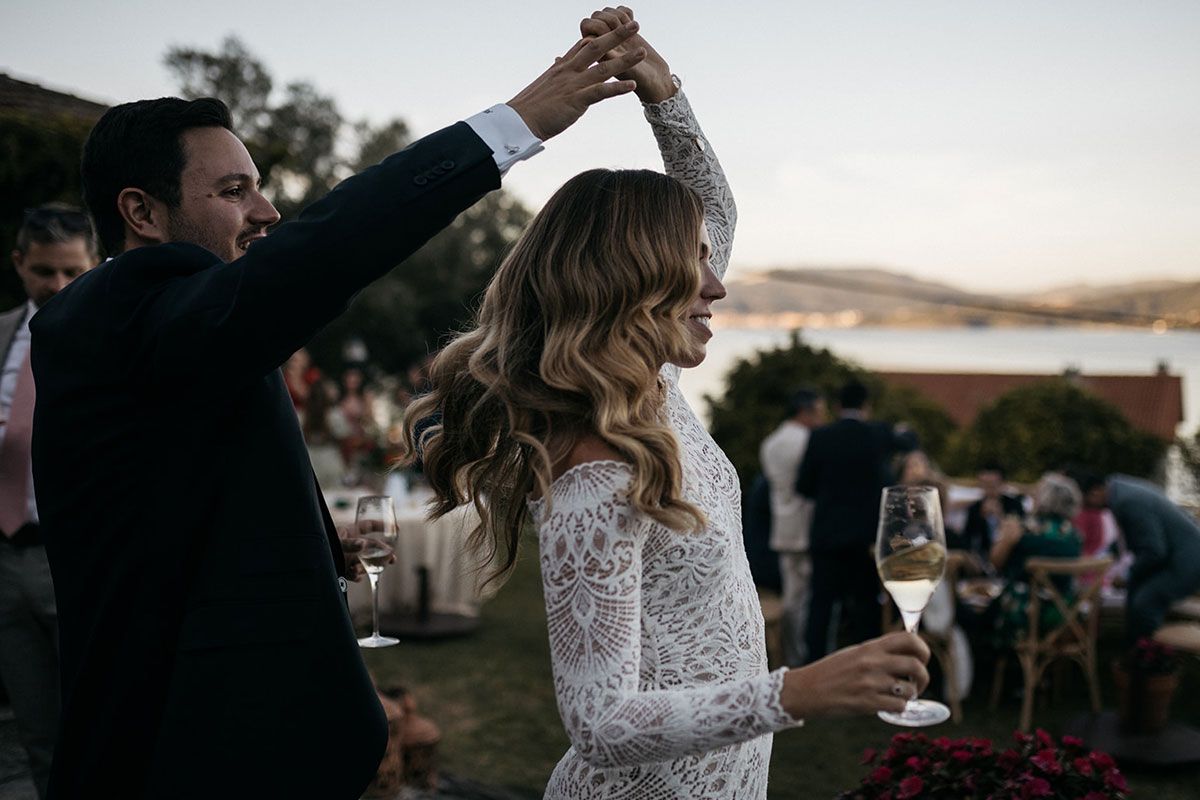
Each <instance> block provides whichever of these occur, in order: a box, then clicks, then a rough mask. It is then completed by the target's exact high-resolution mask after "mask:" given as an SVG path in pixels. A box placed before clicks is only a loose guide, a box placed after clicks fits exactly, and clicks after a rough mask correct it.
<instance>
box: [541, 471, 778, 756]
mask: <svg viewBox="0 0 1200 800" xmlns="http://www.w3.org/2000/svg"><path fill="white" fill-rule="evenodd" d="M631 475H632V473H631V470H630V468H629V466H628V465H625V464H621V463H619V462H613V461H605V462H592V463H589V464H584V465H581V466H580V467H576V468H574V469H573V470H571V471H569V472H568V473H567V474H566V475H564V476H563V477H562V478H560V479H559V481H558V483H557V484H556V486H555V491H554V493H553V508H552V510H551V511H550V513H549V515H548V516H547V517H546V518H545V519H544V520H543V521H542V522H541V525H540V529H539V542H540V548H541V566H542V583H543V589H544V592H545V600H546V616H547V621H548V628H549V634H550V655H551V661H552V666H553V670H554V689H555V693H556V695H557V698H558V708H559V713H560V714H561V716H562V720H563V724H564V726H565V727H566V730H567V735H568V736H569V737H570V739H571V744H572V745H574V747H575V750H576V752H577V753H578V754H579V755H580V756H581V757H582V758H583V759H584V760H585V761H587V762H588V763H589V764H592V765H593V766H597V767H604V768H607V767H620V766H632V765H636V764H646V763H652V762H657V761H665V760H669V759H674V758H679V757H681V756H686V755H691V754H695V753H701V752H704V751H707V750H712V749H715V748H718V747H722V746H725V745H730V744H736V743H739V742H744V741H747V740H749V739H752V738H755V737H757V736H760V735H762V734H765V733H769V732H773V731H776V730H780V729H782V728H785V727H790V726H794V725H795V724H796V721H795V720H793V719H792V718H791V717H790V716H789V715H788V714H787V712H785V711H784V710H783V708H782V706H781V705H780V702H779V695H780V690H781V688H782V684H783V673H784V670H777V671H776V672H773V673H769V674H762V675H757V676H754V677H752V678H746V679H742V680H738V681H732V682H727V683H720V684H714V685H711V686H704V687H702V688H680V689H658V690H653V691H642V690H641V689H640V668H641V653H642V649H643V648H644V647H649V648H652V647H654V642H653V639H652V634H651V635H650V636H647V634H646V632H645V631H643V628H642V608H641V583H642V550H643V545H644V544H645V540H646V535H647V528H648V524H649V523H648V521H647V520H645V518H644V517H642V516H640V515H639V514H638V513H637V512H635V510H634V509H633V508H632V506H631V505H630V504H629V503H628V500H627V497H626V492H627V491H628V487H629V482H630V480H631ZM679 535H681V536H682V535H686V534H679Z"/></svg>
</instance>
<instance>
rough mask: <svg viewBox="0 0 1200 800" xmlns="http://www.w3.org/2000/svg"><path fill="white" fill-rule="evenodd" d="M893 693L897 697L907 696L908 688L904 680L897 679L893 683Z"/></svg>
mask: <svg viewBox="0 0 1200 800" xmlns="http://www.w3.org/2000/svg"><path fill="white" fill-rule="evenodd" d="M892 694H894V695H896V697H907V696H908V688H907V687H906V686H905V685H904V682H903V681H896V682H895V683H894V684H892Z"/></svg>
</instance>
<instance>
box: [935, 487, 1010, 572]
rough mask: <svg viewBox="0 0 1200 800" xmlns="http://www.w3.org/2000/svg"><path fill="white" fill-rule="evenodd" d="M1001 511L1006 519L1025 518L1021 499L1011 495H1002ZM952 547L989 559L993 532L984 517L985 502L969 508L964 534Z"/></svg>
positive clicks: (980, 501)
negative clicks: (1010, 516)
mask: <svg viewBox="0 0 1200 800" xmlns="http://www.w3.org/2000/svg"><path fill="white" fill-rule="evenodd" d="M1000 509H1001V511H1002V512H1003V514H1004V516H1006V517H1007V516H1009V515H1010V514H1015V515H1016V516H1018V517H1024V516H1025V506H1024V504H1023V503H1022V502H1021V498H1020V497H1014V496H1013V495H1011V494H1002V495H1000ZM951 546H953V547H957V548H962V549H965V550H970V551H971V552H972V553H976V554H978V555H980V556H983V557H984V558H987V557H988V554H989V553H990V552H991V549H992V532H991V529H990V528H989V527H988V522H987V519H986V518H985V517H984V516H983V500H976V501H975V502H974V503H972V504H971V505H970V506H968V507H967V521H966V522H965V523H964V524H963V530H962V534H961V536H960V537H959V538H958V540H957V541H953V542H952V543H951Z"/></svg>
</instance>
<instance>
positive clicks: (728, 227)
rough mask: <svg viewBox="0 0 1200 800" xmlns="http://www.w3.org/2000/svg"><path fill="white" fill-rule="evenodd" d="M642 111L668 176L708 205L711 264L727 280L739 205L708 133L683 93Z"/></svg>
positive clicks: (719, 275) (678, 93) (645, 106)
mask: <svg viewBox="0 0 1200 800" xmlns="http://www.w3.org/2000/svg"><path fill="white" fill-rule="evenodd" d="M642 108H643V109H644V111H645V114H646V119H647V120H648V121H649V122H650V129H651V130H652V131H654V138H655V139H656V140H657V141H658V150H659V152H660V153H662V159H663V167H664V168H665V169H666V171H667V174H668V175H670V176H671V177H673V178H678V179H679V180H681V181H683V182H684V183H686V184H687V185H688V186H690V187H692V189H694V190H695V192H696V194H698V195H700V199H701V201H703V203H704V221H705V223H706V224H707V225H708V236H709V238H710V239H712V246H713V252H712V256H711V257H710V259H709V263H710V264H711V265H712V268H713V272H715V273H716V274H717V277H718V278H721V279H724V277H725V270H726V269H728V268H729V254H730V252H731V251H732V250H733V229H734V227H735V226H736V225H737V206H735V205H734V202H733V194H732V193H731V192H730V191H729V182H728V181H727V180H725V172H724V171H723V170H722V169H721V162H720V161H718V160H717V156H716V154H715V153H714V152H713V149H712V147H711V146H710V145H709V143H708V140H707V139H705V138H704V131H702V130H700V123H699V122H697V121H696V115H695V114H694V113H692V106H691V104H690V103H688V99H687V97H685V96H684V94H683V90H680V91H678V92H676V93H675V96H674V97H672V98H670V99H668V100H664V101H663V102H661V103H654V104H646V105H643V106H642Z"/></svg>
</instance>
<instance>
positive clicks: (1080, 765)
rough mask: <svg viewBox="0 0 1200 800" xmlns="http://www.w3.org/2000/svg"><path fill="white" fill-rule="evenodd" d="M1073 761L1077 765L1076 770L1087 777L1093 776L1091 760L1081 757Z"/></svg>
mask: <svg viewBox="0 0 1200 800" xmlns="http://www.w3.org/2000/svg"><path fill="white" fill-rule="evenodd" d="M1071 763H1072V764H1073V765H1074V766H1075V771H1076V772H1078V773H1079V774H1080V775H1082V776H1084V777H1085V778H1087V777H1090V776H1091V774H1092V762H1091V761H1088V760H1087V759H1086V758H1082V757H1080V758H1077V759H1075V760H1074V761H1072V762H1071Z"/></svg>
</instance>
